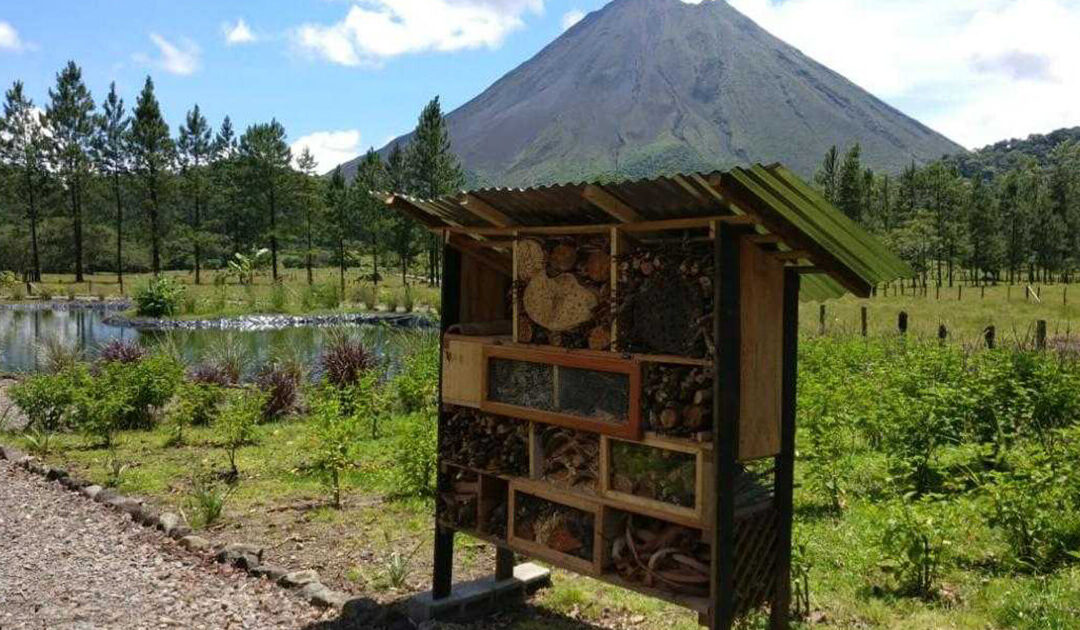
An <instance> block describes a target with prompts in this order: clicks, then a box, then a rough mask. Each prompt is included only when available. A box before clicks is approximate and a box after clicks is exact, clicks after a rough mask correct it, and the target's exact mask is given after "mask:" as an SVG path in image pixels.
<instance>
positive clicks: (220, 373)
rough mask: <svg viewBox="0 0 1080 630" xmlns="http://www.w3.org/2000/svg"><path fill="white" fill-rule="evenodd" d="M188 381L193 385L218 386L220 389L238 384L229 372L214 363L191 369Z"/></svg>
mask: <svg viewBox="0 0 1080 630" xmlns="http://www.w3.org/2000/svg"><path fill="white" fill-rule="evenodd" d="M188 380H189V381H191V382H192V383H199V384H203V385H218V386H219V387H228V386H229V385H235V384H236V381H234V380H233V379H232V376H231V375H230V374H229V372H228V370H226V369H225V368H223V367H221V366H219V365H214V364H212V363H202V364H199V365H196V366H195V367H193V368H191V370H190V371H188Z"/></svg>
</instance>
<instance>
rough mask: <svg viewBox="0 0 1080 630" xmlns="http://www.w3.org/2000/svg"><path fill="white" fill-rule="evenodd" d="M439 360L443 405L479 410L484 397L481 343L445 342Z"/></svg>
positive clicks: (452, 340)
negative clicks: (440, 362) (446, 403)
mask: <svg viewBox="0 0 1080 630" xmlns="http://www.w3.org/2000/svg"><path fill="white" fill-rule="evenodd" d="M442 358H443V360H442V369H443V378H442V399H443V402H448V403H453V404H455V405H462V406H464V407H477V408H478V407H480V403H481V402H482V401H483V397H484V344H482V343H479V342H471V341H461V340H458V339H447V340H445V342H444V344H443V357H442Z"/></svg>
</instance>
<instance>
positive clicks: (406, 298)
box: [401, 286, 416, 313]
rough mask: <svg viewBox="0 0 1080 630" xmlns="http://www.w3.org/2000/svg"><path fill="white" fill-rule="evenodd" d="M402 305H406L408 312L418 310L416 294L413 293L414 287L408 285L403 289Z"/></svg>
mask: <svg viewBox="0 0 1080 630" xmlns="http://www.w3.org/2000/svg"><path fill="white" fill-rule="evenodd" d="M401 305H402V306H404V307H405V312H406V313H411V312H413V311H414V310H416V296H414V295H413V291H412V289H411V288H409V287H408V286H406V287H405V288H404V289H402V291H401Z"/></svg>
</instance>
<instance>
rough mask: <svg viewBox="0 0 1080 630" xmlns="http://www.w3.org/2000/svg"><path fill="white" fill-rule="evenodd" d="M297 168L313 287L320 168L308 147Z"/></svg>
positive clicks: (309, 273)
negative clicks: (314, 238) (313, 257)
mask: <svg viewBox="0 0 1080 630" xmlns="http://www.w3.org/2000/svg"><path fill="white" fill-rule="evenodd" d="M296 167H297V169H298V170H299V171H300V173H299V177H300V183H299V186H298V187H297V188H298V190H299V192H300V205H301V206H302V207H303V209H304V236H305V241H306V247H305V248H304V266H305V267H307V282H308V285H311V284H314V282H315V273H314V271H313V264H312V259H311V257H312V253H313V252H314V251H315V249H314V248H315V244H314V240H313V235H314V226H315V223H316V221H317V217H318V215H319V195H318V193H317V190H318V186H319V180H318V178H317V174H316V170H315V169H316V168H318V163H317V162H316V161H315V156H314V155H312V154H311V151H310V150H309V149H308V148H307V147H304V150H303V151H301V152H300V157H298V158H296Z"/></svg>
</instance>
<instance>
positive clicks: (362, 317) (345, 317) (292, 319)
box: [104, 313, 437, 331]
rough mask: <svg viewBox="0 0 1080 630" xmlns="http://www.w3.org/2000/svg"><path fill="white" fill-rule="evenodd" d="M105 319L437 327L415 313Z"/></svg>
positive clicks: (203, 326) (140, 326)
mask: <svg viewBox="0 0 1080 630" xmlns="http://www.w3.org/2000/svg"><path fill="white" fill-rule="evenodd" d="M104 322H105V323H106V324H108V325H110V326H123V327H126V328H134V329H136V330H239V331H247V330H251V331H256V330H277V329H281V328H293V327H297V326H345V325H375V324H386V325H388V326H392V327H394V328H409V329H425V328H434V327H435V326H436V325H437V324H436V322H435V320H433V319H430V318H428V317H424V316H422V315H416V314H412V313H408V314H406V313H344V314H329V315H240V316H237V317H218V318H213V319H156V318H149V317H128V316H126V315H112V316H109V317H107V318H105V320H104Z"/></svg>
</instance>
